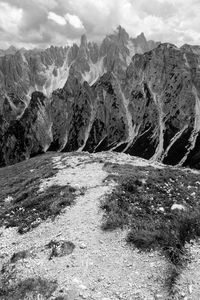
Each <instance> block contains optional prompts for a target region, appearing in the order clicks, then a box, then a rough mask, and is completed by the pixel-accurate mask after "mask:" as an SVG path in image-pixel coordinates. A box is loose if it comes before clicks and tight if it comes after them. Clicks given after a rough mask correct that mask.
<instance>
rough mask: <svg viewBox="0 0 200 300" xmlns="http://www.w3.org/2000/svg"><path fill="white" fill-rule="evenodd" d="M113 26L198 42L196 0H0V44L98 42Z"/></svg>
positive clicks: (199, 9) (160, 37) (199, 14)
mask: <svg viewBox="0 0 200 300" xmlns="http://www.w3.org/2000/svg"><path fill="white" fill-rule="evenodd" d="M118 25H121V26H122V27H124V28H125V29H126V30H127V32H128V33H129V34H130V35H131V36H133V37H135V36H136V35H138V34H139V33H141V32H144V33H145V35H146V37H147V38H148V39H153V40H156V41H161V42H171V43H175V44H176V45H182V44H184V43H190V44H200V0H0V48H7V47H9V46H10V45H14V46H17V47H26V48H32V47H47V46H49V45H51V44H53V45H66V44H67V43H73V42H76V41H77V40H79V38H80V36H81V35H82V34H83V33H86V34H87V36H88V39H90V40H101V39H102V38H103V37H104V36H105V35H106V34H108V33H110V32H112V31H113V30H114V29H115V28H116V27H117V26H118Z"/></svg>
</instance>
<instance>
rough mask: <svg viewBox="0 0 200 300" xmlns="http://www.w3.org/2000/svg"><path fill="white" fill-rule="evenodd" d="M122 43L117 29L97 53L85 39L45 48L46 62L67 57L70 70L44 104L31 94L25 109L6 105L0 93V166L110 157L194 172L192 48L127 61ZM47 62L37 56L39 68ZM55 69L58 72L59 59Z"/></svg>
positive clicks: (199, 135) (198, 141) (197, 64)
mask: <svg viewBox="0 0 200 300" xmlns="http://www.w3.org/2000/svg"><path fill="white" fill-rule="evenodd" d="M137 39H139V40H141V39H142V40H144V39H145V37H144V35H143V34H141V35H140V36H139V38H136V40H137ZM127 41H128V42H127ZM137 42H138V41H133V42H132V45H133V46H134V45H136V44H137ZM128 43H129V36H128V34H127V33H126V32H125V30H124V29H123V28H121V27H119V28H118V31H117V33H116V32H115V33H114V34H111V35H110V36H107V37H106V38H105V39H104V41H103V43H102V44H101V46H100V47H99V48H98V47H97V45H96V44H95V43H91V42H87V38H86V36H83V37H82V39H81V44H80V47H78V46H77V45H73V46H72V47H71V48H70V49H67V48H66V49H65V51H64V52H62V51H60V50H59V49H58V48H53V47H52V48H50V49H48V50H46V51H47V52H48V51H49V53H51V54H52V57H53V55H56V53H59V55H60V56H59V57H60V58H61V57H62V56H63V57H64V56H65V54H66V52H67V53H68V58H69V63H70V64H71V63H72V62H73V63H72V65H71V67H70V68H68V71H67V72H68V73H67V80H66V81H65V83H64V79H65V76H64V77H63V84H64V86H63V88H60V89H57V90H55V91H53V93H52V95H51V96H49V97H46V96H45V95H44V94H43V93H42V92H41V91H37V92H34V93H33V94H32V97H31V100H30V101H29V102H27V103H26V104H24V101H23V100H22V99H21V97H20V96H16V94H15V93H13V94H12V99H10V97H7V96H5V94H4V92H2V97H1V101H0V112H1V116H0V121H1V128H2V132H1V133H0V145H1V153H0V158H1V159H0V161H1V165H6V164H9V163H15V162H17V161H19V160H22V159H25V158H28V157H30V156H34V155H37V154H38V153H42V152H46V151H47V150H50V151H67V152H68V151H89V152H99V151H102V150H103V151H106V150H113V151H118V152H125V153H128V154H131V155H134V156H141V157H143V158H146V159H151V160H155V161H161V162H164V163H166V164H172V165H177V164H178V165H186V166H190V167H196V168H199V159H200V100H199V99H200V84H199V82H200V81H199V79H200V55H199V53H198V47H196V46H188V45H184V46H183V47H181V48H178V47H177V46H175V45H172V44H169V43H164V44H159V45H157V47H155V48H154V49H151V50H150V51H147V52H145V51H144V53H143V50H144V48H142V47H143V46H144V45H143V44H140V47H141V49H143V50H141V53H136V54H135V55H134V56H133V57H131V58H130V53H131V52H130V50H129V49H128ZM134 43H136V44H134ZM134 47H135V46H134ZM129 48H130V47H129ZM134 49H136V48H134ZM45 53H46V52H45ZM56 57H57V56H56ZM74 57H76V60H75V61H74ZM99 57H101V58H102V59H101V63H100V62H99V60H98V59H99ZM47 58H48V57H47V56H45V55H44V54H43V56H42V59H43V62H46V61H47V60H48V59H47ZM97 62H98V68H96V69H95V67H97ZM56 63H57V65H59V64H60V65H61V64H62V59H61V60H59V59H58V58H57V62H56ZM94 66H95V67H94ZM61 68H62V67H61ZM51 69H52V70H53V67H52V68H51ZM52 72H55V73H56V72H58V70H56V69H54V70H53V71H52ZM32 75H33V74H32ZM91 80H92V81H91ZM22 82H24V81H23V80H22Z"/></svg>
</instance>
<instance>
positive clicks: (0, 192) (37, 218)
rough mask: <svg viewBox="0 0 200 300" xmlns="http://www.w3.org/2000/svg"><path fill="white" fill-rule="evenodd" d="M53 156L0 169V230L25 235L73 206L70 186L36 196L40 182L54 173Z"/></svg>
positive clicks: (48, 190)
mask: <svg viewBox="0 0 200 300" xmlns="http://www.w3.org/2000/svg"><path fill="white" fill-rule="evenodd" d="M53 156H54V154H51V153H49V154H45V155H42V156H40V157H35V158H32V159H30V160H27V161H23V162H21V163H18V164H15V165H13V166H9V167H5V168H1V169H0V186H1V189H0V226H3V225H4V226H6V227H18V231H19V232H20V233H25V232H27V231H28V230H30V229H31V228H33V227H36V226H38V225H39V224H40V223H41V221H42V220H46V219H47V218H48V217H55V216H56V215H58V214H59V213H61V211H62V209H63V208H64V207H66V206H68V205H71V204H72V203H73V200H74V192H75V189H73V188H72V187H70V186H65V187H60V186H52V187H50V188H48V189H47V190H45V191H44V192H43V193H38V189H39V184H40V182H41V179H44V178H48V177H52V176H53V175H54V174H55V173H56V172H57V170H55V169H53V164H52V157H53Z"/></svg>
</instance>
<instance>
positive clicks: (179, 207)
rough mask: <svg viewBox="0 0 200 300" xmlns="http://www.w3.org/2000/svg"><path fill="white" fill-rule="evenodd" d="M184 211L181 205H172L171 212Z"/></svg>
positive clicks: (184, 208)
mask: <svg viewBox="0 0 200 300" xmlns="http://www.w3.org/2000/svg"><path fill="white" fill-rule="evenodd" d="M176 209H177V210H186V207H185V206H184V205H182V204H176V203H175V204H173V205H172V207H171V210H176Z"/></svg>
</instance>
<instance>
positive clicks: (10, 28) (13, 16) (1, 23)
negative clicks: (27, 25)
mask: <svg viewBox="0 0 200 300" xmlns="http://www.w3.org/2000/svg"><path fill="white" fill-rule="evenodd" d="M22 13H23V10H22V8H15V7H12V6H11V5H9V4H8V3H6V2H2V3H1V2H0V28H1V29H2V30H4V31H7V32H8V33H17V31H18V26H19V24H20V22H21V19H22Z"/></svg>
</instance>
